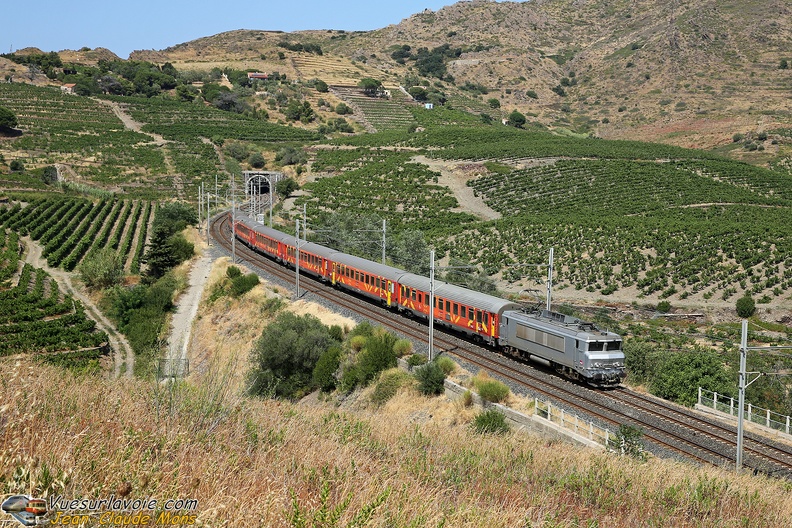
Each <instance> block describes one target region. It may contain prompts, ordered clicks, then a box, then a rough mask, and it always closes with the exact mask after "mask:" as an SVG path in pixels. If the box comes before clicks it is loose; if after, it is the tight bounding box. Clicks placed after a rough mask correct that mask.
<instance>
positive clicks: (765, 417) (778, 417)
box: [698, 387, 792, 434]
mask: <svg viewBox="0 0 792 528" xmlns="http://www.w3.org/2000/svg"><path fill="white" fill-rule="evenodd" d="M698 405H699V406H700V407H702V408H708V409H713V410H715V411H718V412H722V413H724V414H728V415H731V416H734V418H735V419H737V418H738V417H739V410H738V405H737V402H736V400H735V399H734V398H730V397H727V396H724V395H723V394H718V393H717V392H711V391H708V390H706V389H702V388H701V387H699V390H698ZM743 419H744V420H748V421H749V422H751V423H755V424H757V425H761V426H763V427H767V428H769V429H775V430H776V431H781V432H782V433H785V434H790V421H792V420H790V417H789V416H786V415H784V414H778V413H776V412H773V411H771V410H769V409H763V408H761V407H756V406H754V405H751V404H750V403H749V404H747V406H746V409H745V415H744V416H743Z"/></svg>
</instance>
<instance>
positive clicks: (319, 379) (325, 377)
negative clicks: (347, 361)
mask: <svg viewBox="0 0 792 528" xmlns="http://www.w3.org/2000/svg"><path fill="white" fill-rule="evenodd" d="M340 364H341V348H340V347H338V346H332V347H330V348H328V349H327V350H325V351H324V352H322V355H321V356H319V360H318V361H317V362H316V366H315V367H314V369H313V373H312V375H311V379H312V380H313V383H314V385H316V386H317V387H319V389H320V390H322V391H323V392H331V391H332V390H334V389H335V388H336V377H335V373H336V371H337V370H338V367H339V365H340Z"/></svg>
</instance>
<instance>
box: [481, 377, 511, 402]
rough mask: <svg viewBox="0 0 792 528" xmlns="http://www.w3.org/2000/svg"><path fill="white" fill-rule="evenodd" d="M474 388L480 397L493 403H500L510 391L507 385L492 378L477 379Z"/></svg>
mask: <svg viewBox="0 0 792 528" xmlns="http://www.w3.org/2000/svg"><path fill="white" fill-rule="evenodd" d="M476 389H477V390H478V393H479V396H481V398H482V399H484V400H487V401H490V402H494V403H500V402H502V401H503V400H505V399H506V398H508V397H509V392H510V391H509V387H507V386H506V385H505V384H504V383H501V382H500V381H498V380H494V379H488V380H481V381H479V382H478V383H477V384H476Z"/></svg>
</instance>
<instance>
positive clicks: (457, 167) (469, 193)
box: [412, 156, 501, 220]
mask: <svg viewBox="0 0 792 528" xmlns="http://www.w3.org/2000/svg"><path fill="white" fill-rule="evenodd" d="M412 161H414V162H416V163H421V164H422V165H426V166H427V167H429V168H430V169H431V170H433V171H436V172H438V173H440V177H439V178H438V179H437V183H438V184H440V185H442V186H444V187H448V188H449V189H450V190H451V192H452V193H454V197H456V199H457V202H459V207H458V208H457V209H456V210H457V211H463V212H466V213H470V214H474V215H476V216H478V217H479V218H481V219H482V220H497V219H499V218H500V217H501V214H500V213H499V212H497V211H495V210H494V209H492V208H490V206H488V205H487V204H486V203H484V200H482V199H481V198H479V197H478V196H476V195H475V194H474V193H473V188H472V187H468V186H467V182H468V181H469V180H471V179H473V178H475V177H476V174H473V173H468V172H466V171H464V170H463V169H462V168H461V165H463V164H460V163H458V162H450V161H445V160H438V159H431V158H427V157H426V156H415V157H414V158H413V159H412Z"/></svg>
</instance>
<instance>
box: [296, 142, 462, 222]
mask: <svg viewBox="0 0 792 528" xmlns="http://www.w3.org/2000/svg"><path fill="white" fill-rule="evenodd" d="M410 157H411V154H409V153H408V154H394V153H390V152H371V151H368V150H365V149H361V150H357V151H349V150H339V151H320V152H318V153H317V161H316V162H315V165H316V166H317V167H324V168H325V169H330V168H332V169H334V170H342V171H343V172H341V174H339V175H337V176H332V177H325V178H321V179H319V180H317V181H315V182H313V183H309V184H306V186H305V189H306V190H308V191H310V193H311V196H310V197H309V198H308V199H304V198H300V199H298V200H297V204H298V205H299V204H302V203H303V202H306V203H307V204H308V214H309V216H310V217H312V218H317V217H321V216H322V215H325V214H328V213H331V212H333V211H348V210H352V211H360V212H369V213H371V212H375V213H376V214H378V215H380V216H381V217H383V218H386V219H387V220H388V226H389V227H388V229H392V230H394V231H398V230H400V229H403V228H405V227H412V228H416V227H419V228H420V229H421V230H423V231H426V232H428V233H443V232H447V231H448V230H449V229H454V228H459V227H460V226H462V225H467V224H469V223H471V222H472V221H474V220H475V217H474V216H473V215H470V214H466V213H460V212H454V211H453V210H452V209H454V208H455V207H457V206H458V203H457V200H456V198H454V196H453V194H452V193H451V192H450V191H449V190H448V189H447V188H446V187H443V186H440V185H437V184H436V182H437V174H436V173H434V172H432V171H430V170H428V169H427V168H426V167H425V166H423V165H420V164H417V163H410V161H409V160H410Z"/></svg>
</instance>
